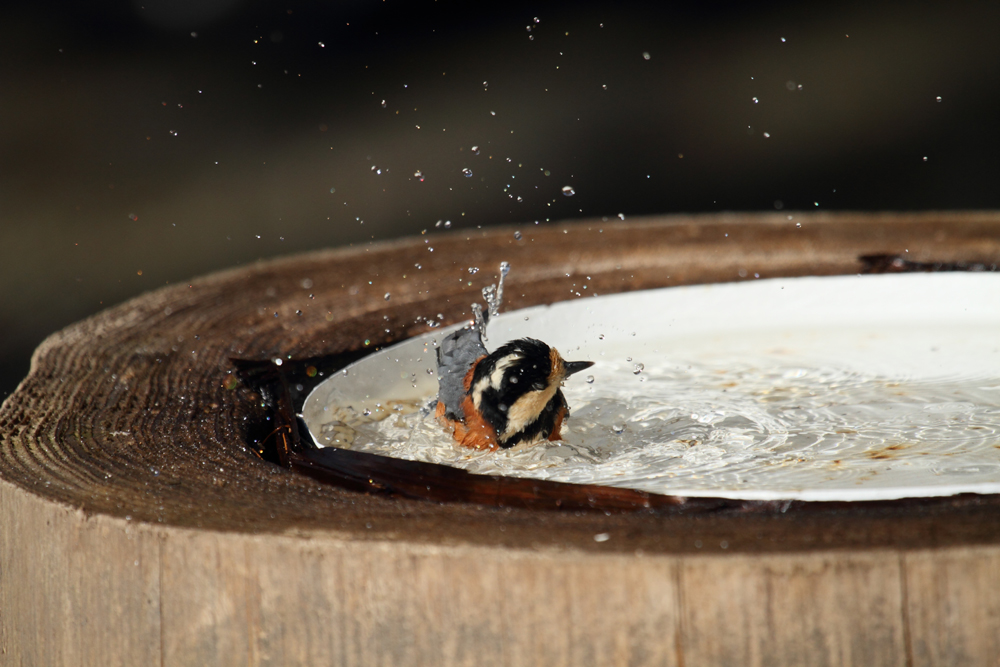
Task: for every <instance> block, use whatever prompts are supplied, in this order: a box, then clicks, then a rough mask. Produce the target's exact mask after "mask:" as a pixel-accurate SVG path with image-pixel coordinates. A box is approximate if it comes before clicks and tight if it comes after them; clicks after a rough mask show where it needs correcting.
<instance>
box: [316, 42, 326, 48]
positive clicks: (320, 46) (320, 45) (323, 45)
mask: <svg viewBox="0 0 1000 667" xmlns="http://www.w3.org/2000/svg"><path fill="white" fill-rule="evenodd" d="M316 43H317V44H319V48H321V49H325V48H326V44H324V43H323V42H316Z"/></svg>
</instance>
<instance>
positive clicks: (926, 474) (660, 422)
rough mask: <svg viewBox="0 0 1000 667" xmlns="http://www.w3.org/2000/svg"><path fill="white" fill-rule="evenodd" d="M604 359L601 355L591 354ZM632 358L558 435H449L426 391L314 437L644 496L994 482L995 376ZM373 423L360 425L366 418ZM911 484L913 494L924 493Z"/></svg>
mask: <svg viewBox="0 0 1000 667" xmlns="http://www.w3.org/2000/svg"><path fill="white" fill-rule="evenodd" d="M605 366H606V364H605ZM633 370H634V368H633V367H632V365H628V366H625V365H623V366H622V368H621V369H620V372H614V373H610V374H609V375H608V376H607V377H606V378H604V379H602V380H600V381H598V382H596V383H594V384H588V383H587V382H584V381H582V379H581V380H580V381H573V380H571V381H570V382H569V383H567V386H566V387H565V389H564V391H565V394H566V398H567V400H568V401H569V404H570V406H571V409H572V415H571V417H570V419H569V420H568V421H567V423H566V425H565V426H564V430H563V440H562V441H561V442H554V443H548V442H545V443H540V444H536V445H530V446H521V447H517V448H514V449H511V450H507V451H501V452H476V451H470V450H467V449H464V448H461V447H458V446H457V445H455V444H454V443H453V442H452V441H451V439H450V438H449V437H448V435H447V434H446V432H445V431H444V429H443V428H442V427H441V426H440V425H439V424H438V423H437V421H436V420H435V419H434V417H433V415H432V414H431V411H430V410H429V409H428V405H427V404H428V402H431V401H433V397H428V398H427V401H425V402H421V403H420V404H414V403H408V404H402V403H401V404H396V405H387V406H385V409H383V410H382V411H381V412H378V413H376V414H374V415H372V416H371V417H367V418H364V417H361V416H359V415H356V414H348V413H347V412H345V413H343V414H341V415H339V420H338V421H336V422H331V423H330V424H328V425H327V426H325V427H324V428H323V429H322V433H323V435H322V436H321V439H322V440H324V441H325V442H324V443H321V444H329V445H334V446H340V447H349V448H351V449H354V450H357V451H364V452H370V453H374V454H382V455H386V456H394V457H397V458H403V459H411V460H418V461H428V462H432V463H443V464H447V465H451V466H456V467H460V468H465V469H467V470H469V471H470V472H475V473H487V474H503V475H511V476H518V477H533V478H538V479H548V480H553V481H560V482H573V483H583V484H602V485H606V486H618V487H626V488H631V489H640V490H644V491H650V492H653V493H663V494H677V493H680V494H682V495H731V496H736V497H742V498H753V497H773V496H774V495H775V494H776V493H777V494H778V495H780V493H781V492H782V491H791V492H801V491H804V490H809V491H819V492H821V493H822V492H823V491H824V490H834V489H852V488H871V487H880V488H897V487H909V488H917V487H922V488H927V487H933V486H935V485H938V486H941V485H948V484H955V483H962V484H970V483H973V484H975V483H997V482H1000V435H998V434H1000V383H998V381H997V380H995V379H988V380H987V379H974V378H973V379H970V378H966V379H961V378H957V379H951V380H936V381H908V380H906V379H902V378H887V377H878V376H872V375H864V374H860V373H857V372H853V371H845V370H837V369H832V368H825V369H810V368H778V369H775V368H773V367H771V368H767V369H761V368H758V367H752V366H744V367H742V368H741V367H734V366H733V365H731V364H729V365H726V366H724V367H723V366H718V367H713V366H705V365H703V366H681V367H678V366H676V365H670V364H667V363H662V364H659V365H654V364H651V363H648V362H647V364H646V367H645V369H644V370H643V371H642V373H641V375H640V376H638V377H637V376H635V375H633ZM373 420H374V421H373ZM924 494H926V492H924V493H923V494H918V495H924Z"/></svg>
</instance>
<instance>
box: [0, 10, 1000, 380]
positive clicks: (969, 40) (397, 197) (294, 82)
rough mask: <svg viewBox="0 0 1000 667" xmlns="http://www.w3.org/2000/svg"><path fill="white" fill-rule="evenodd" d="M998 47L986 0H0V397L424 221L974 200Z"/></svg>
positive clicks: (999, 69)
mask: <svg viewBox="0 0 1000 667" xmlns="http://www.w3.org/2000/svg"><path fill="white" fill-rule="evenodd" d="M536 17H537V19H536ZM528 28H530V31H529V30H528ZM998 29H1000V3H996V2H983V3H975V2H956V3H949V4H944V3H941V4H917V3H913V2H905V3H904V2H900V3H887V2H874V3H873V2H858V3H847V2H839V3H837V2H834V3H827V4H824V5H822V6H819V5H818V4H813V3H798V2H795V3H793V2H740V3H724V2H714V3H713V2H707V3H668V2H666V3H650V4H642V3H635V2H632V3H629V2H625V3H616V4H615V5H614V7H612V6H611V4H610V3H608V4H607V5H605V4H597V3H589V4H586V3H578V2H565V3H560V2H543V3H538V2H536V3H528V2H508V3H459V2H449V1H445V0H440V1H438V2H434V1H430V0H413V1H408V2H401V1H399V0H389V1H386V2H375V1H365V2H361V1H356V2H342V3H324V4H320V3H316V2H301V1H300V0H291V1H289V2H260V1H258V0H150V1H146V0H136V1H135V2H129V1H128V0H125V1H120V2H119V1H114V0H89V1H87V0H84V1H83V2H72V3H70V2H34V3H19V4H17V5H14V4H9V5H5V6H3V7H0V34H2V39H0V168H2V172H0V398H3V397H4V396H6V395H7V394H9V392H10V391H12V390H13V388H14V387H15V386H16V385H17V382H18V381H19V380H20V379H21V378H22V377H23V376H24V374H25V373H26V372H27V368H28V361H29V356H30V353H31V350H32V349H33V348H34V347H35V346H36V345H37V344H38V343H39V342H40V341H41V340H42V339H43V338H44V337H45V336H46V335H48V334H49V333H51V332H53V331H55V330H57V329H58V328H60V327H63V326H65V325H67V324H70V323H71V322H73V321H75V320H78V319H80V318H83V317H85V316H87V315H89V314H91V313H94V312H96V311H98V310H100V309H102V308H105V307H107V306H109V305H111V304H115V303H118V302H120V301H122V300H123V299H126V298H128V297H130V296H133V295H136V294H138V293H140V292H143V291H146V290H149V289H153V288H155V287H159V286H162V285H164V284H168V283H173V282H178V281H184V280H185V279H187V278H189V277H192V276H195V275H198V274H202V273H205V272H208V271H211V270H214V269H218V268H222V267H228V266H234V265H238V264H241V263H246V262H250V261H253V260H255V259H257V258H261V257H270V256H274V255H279V254H285V253H291V252H297V251H302V250H309V249H315V248H320V247H325V246H335V245H342V244H348V243H353V244H358V243H368V242H371V241H372V240H373V239H376V240H377V239H385V238H390V237H396V236H402V235H412V234H419V233H420V232H421V230H424V229H429V230H433V229H434V227H435V224H436V223H437V222H438V221H439V220H440V221H450V223H451V226H452V227H453V228H456V227H466V226H477V225H495V224H501V223H511V222H513V223H520V224H533V223H534V222H535V221H539V223H540V224H545V222H546V221H548V220H560V219H566V218H575V217H594V216H608V217H609V218H611V219H615V216H617V215H618V214H619V213H623V214H625V215H626V216H636V215H642V214H653V213H669V212H709V211H720V210H774V208H775V207H783V208H784V209H786V210H806V209H808V210H816V209H820V210H845V209H853V210H912V209H986V208H997V207H998V206H1000V189H998V183H997V180H998V176H1000V129H998V127H1000V85H998V84H1000V38H998V37H997V35H998V32H1000V30H998ZM644 54H648V58H647V57H646V56H645V55H644ZM765 133H767V134H765ZM473 146H478V147H479V150H478V153H477V152H476V151H474V150H473ZM463 169H468V170H471V176H466V175H465V174H464V173H463ZM418 170H419V171H420V173H421V175H422V180H421V177H419V176H415V174H416V172H417V171H418ZM565 186H570V187H572V189H573V190H574V191H575V194H574V195H573V196H569V197H567V196H565V195H564V194H563V192H562V189H563V188H564V187H565ZM331 189H333V190H335V191H333V190H331ZM441 226H442V227H444V222H442V225H441Z"/></svg>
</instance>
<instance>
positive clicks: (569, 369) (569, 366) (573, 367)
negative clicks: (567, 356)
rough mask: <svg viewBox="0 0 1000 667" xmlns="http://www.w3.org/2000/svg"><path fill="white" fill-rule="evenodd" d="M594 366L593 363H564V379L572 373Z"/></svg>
mask: <svg viewBox="0 0 1000 667" xmlns="http://www.w3.org/2000/svg"><path fill="white" fill-rule="evenodd" d="M593 365H594V362H593V361H564V362H563V366H565V368H566V377H569V376H570V375H572V374H573V373H579V372H580V371H582V370H583V369H584V368H590V367H591V366H593Z"/></svg>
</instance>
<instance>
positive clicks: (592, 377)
mask: <svg viewBox="0 0 1000 667" xmlns="http://www.w3.org/2000/svg"><path fill="white" fill-rule="evenodd" d="M587 384H594V376H593V375H588V376H587Z"/></svg>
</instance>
